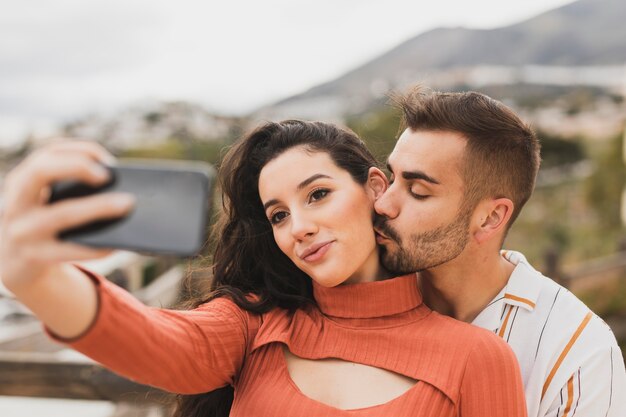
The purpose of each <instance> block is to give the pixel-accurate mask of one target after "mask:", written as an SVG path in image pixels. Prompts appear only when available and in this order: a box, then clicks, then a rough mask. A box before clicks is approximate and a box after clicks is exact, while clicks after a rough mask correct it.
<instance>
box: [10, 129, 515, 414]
mask: <svg viewBox="0 0 626 417" xmlns="http://www.w3.org/2000/svg"><path fill="white" fill-rule="evenodd" d="M107 158H110V157H109V156H108V154H106V152H105V151H103V150H102V149H101V148H99V147H95V146H94V145H92V144H84V143H66V144H60V145H55V146H52V147H51V148H49V149H47V150H43V151H40V152H39V153H36V154H34V155H33V156H31V157H30V158H28V159H27V160H26V161H25V162H24V163H23V164H22V165H21V166H19V167H18V168H17V169H16V170H15V171H14V172H13V173H12V174H11V176H10V178H9V179H7V185H6V192H5V199H6V210H5V215H4V219H3V226H2V230H3V235H2V242H3V248H2V258H1V260H0V264H1V268H2V277H3V280H4V282H5V285H6V286H7V287H8V288H9V289H11V290H12V291H13V292H14V293H15V294H16V295H17V296H18V297H19V298H20V299H21V300H22V301H23V302H24V303H25V304H26V305H27V306H29V307H30V308H31V309H32V310H33V311H34V312H35V313H36V314H37V315H38V316H39V317H40V318H41V319H42V321H43V322H44V323H45V325H46V327H47V329H48V331H49V333H50V335H51V336H52V337H54V338H55V339H57V340H59V341H62V342H65V343H67V344H69V345H70V346H72V347H73V348H75V349H77V350H79V351H81V352H83V353H85V354H87V355H89V356H91V357H92V358H94V359H95V360H97V361H99V362H101V363H103V364H104V365H105V366H107V367H109V368H111V369H112V370H114V371H116V372H118V373H120V374H123V375H125V376H127V377H130V378H132V379H134V380H137V381H139V382H142V383H145V384H150V385H154V386H157V387H160V388H163V389H165V390H168V391H172V392H177V393H181V394H188V395H189V396H187V397H182V400H181V402H180V407H179V410H178V415H181V416H182V415H185V416H190V415H194V416H195V415H197V416H200V415H211V414H208V413H209V410H210V412H216V411H217V412H218V413H219V412H221V413H225V412H227V411H225V410H228V409H229V408H230V406H231V404H230V400H229V399H228V398H227V397H228V395H227V394H228V392H225V391H220V392H221V393H226V395H216V394H215V393H212V394H209V395H208V396H204V395H200V396H198V395H194V394H199V393H203V392H209V391H214V390H217V389H223V387H229V386H230V387H234V400H233V401H232V409H231V411H230V413H231V415H234V416H252V415H254V416H303V415H307V416H335V415H336V416H343V415H356V416H387V415H397V416H409V415H419V416H456V415H463V416H481V417H483V416H496V415H498V416H501V415H507V416H524V415H526V411H525V403H524V398H523V391H522V384H521V378H520V374H519V370H518V367H517V364H516V362H515V357H514V355H513V353H512V352H511V351H510V349H509V348H508V346H507V345H506V344H505V343H504V342H503V341H502V340H500V339H499V338H497V337H496V336H495V335H493V334H491V333H490V332H486V331H483V330H481V329H478V328H474V327H472V326H470V325H467V324H464V323H460V322H457V321H454V320H452V319H449V318H446V317H443V316H440V315H437V314H436V313H433V312H431V311H430V310H429V309H428V308H427V307H426V306H424V305H423V304H422V302H421V295H420V294H419V291H418V289H417V283H416V277H415V275H408V276H404V277H397V278H391V277H390V276H389V274H388V273H387V271H385V270H384V269H383V268H382V267H381V266H380V263H379V262H378V252H377V248H376V244H375V237H374V233H373V232H372V217H373V214H372V213H373V210H372V207H373V203H374V201H375V199H376V198H377V197H378V196H379V195H381V193H382V192H383V191H384V190H385V188H386V186H387V182H386V179H385V176H384V174H383V173H382V172H381V171H380V170H379V169H378V168H376V161H375V160H374V158H373V157H372V156H371V154H370V153H369V152H368V151H367V149H366V148H365V146H364V145H363V143H362V142H361V141H360V140H359V139H358V138H357V137H356V136H355V135H354V134H353V133H351V132H348V131H345V130H342V129H339V128H337V127H335V126H333V125H329V124H324V123H319V122H301V121H286V122H282V123H267V124H265V125H263V126H261V127H260V128H258V129H257V130H256V131H254V132H253V133H252V134H250V135H249V136H248V137H246V138H245V139H243V140H242V141H241V142H239V143H238V144H236V145H235V146H234V147H233V148H232V149H231V150H230V151H229V153H228V154H227V155H226V157H225V159H224V162H223V165H222V167H221V170H220V178H221V183H222V190H223V193H224V202H225V216H224V222H223V224H222V226H221V229H220V230H219V233H217V234H216V235H217V236H218V240H217V248H216V251H215V255H214V262H215V266H214V281H213V283H212V290H213V292H212V293H211V294H209V295H208V296H207V299H206V300H204V301H206V302H204V303H202V304H201V305H199V306H198V308H196V309H194V310H191V311H168V310H162V309H154V308H148V307H145V306H143V305H142V304H141V303H139V302H138V301H137V300H135V299H134V298H133V297H132V296H130V295H129V294H128V293H126V292H124V291H123V290H121V289H119V288H117V287H115V286H114V285H112V284H110V283H108V282H107V281H106V280H104V279H103V278H101V277H98V276H96V275H94V274H92V273H90V272H88V271H84V270H78V269H77V268H75V267H73V266H71V265H68V264H66V263H62V261H70V260H77V259H84V258H93V257H94V256H102V255H103V253H102V252H100V251H95V250H93V249H88V248H83V247H77V246H75V245H71V244H68V243H60V242H58V241H57V240H56V238H55V237H54V236H56V234H57V232H58V231H59V230H62V229H65V228H68V227H71V226H74V225H77V224H80V223H84V222H86V221H89V220H93V219H95V218H101V217H111V216H114V215H121V214H123V213H124V212H126V211H127V210H128V209H129V208H130V207H131V206H132V201H129V200H128V199H127V198H125V197H126V196H110V197H109V198H105V197H104V196H96V197H90V198H85V199H82V200H80V201H79V200H77V201H74V202H69V201H66V202H62V203H58V204H54V205H52V207H45V206H44V205H43V204H42V201H45V190H46V189H47V187H48V186H49V184H51V183H52V182H54V181H58V180H61V179H67V178H75V179H79V180H83V181H86V182H89V183H92V184H96V183H99V182H102V181H105V180H106V178H105V177H103V176H102V175H99V173H98V172H97V171H98V165H97V164H96V163H94V161H106V159H107ZM19 190H23V191H19ZM24 190H25V191H24ZM87 277H89V278H90V279H88V278H87ZM94 284H95V285H94ZM118 352H120V353H118ZM220 407H222V409H221V411H219V410H220Z"/></svg>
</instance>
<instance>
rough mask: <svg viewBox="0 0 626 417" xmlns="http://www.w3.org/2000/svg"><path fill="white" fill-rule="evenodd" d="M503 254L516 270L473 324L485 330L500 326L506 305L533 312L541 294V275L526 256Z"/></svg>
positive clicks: (503, 252)
mask: <svg viewBox="0 0 626 417" xmlns="http://www.w3.org/2000/svg"><path fill="white" fill-rule="evenodd" d="M501 254H502V256H504V258H505V259H506V260H508V261H509V262H511V263H512V264H513V265H515V269H514V270H513V272H512V273H511V276H510V277H509V281H508V282H507V284H506V286H505V287H504V288H503V289H502V290H501V291H500V293H499V294H498V295H496V296H495V297H494V299H493V300H492V301H491V302H490V303H489V304H488V305H487V307H485V308H484V309H483V311H482V312H481V313H480V314H479V315H478V317H476V319H475V320H474V321H473V322H472V323H473V324H475V325H477V326H480V327H483V328H485V329H491V330H493V329H497V328H498V327H499V326H500V320H501V317H502V309H503V308H504V306H505V305H506V304H509V305H512V306H517V307H522V308H523V309H525V310H528V311H533V310H534V309H535V306H536V304H537V299H538V298H539V293H540V292H541V280H540V279H539V277H540V276H541V274H540V273H539V272H537V271H536V270H535V269H534V268H533V267H532V266H530V264H529V263H528V261H527V260H526V258H525V257H524V255H522V254H521V253H519V252H515V251H502V252H501Z"/></svg>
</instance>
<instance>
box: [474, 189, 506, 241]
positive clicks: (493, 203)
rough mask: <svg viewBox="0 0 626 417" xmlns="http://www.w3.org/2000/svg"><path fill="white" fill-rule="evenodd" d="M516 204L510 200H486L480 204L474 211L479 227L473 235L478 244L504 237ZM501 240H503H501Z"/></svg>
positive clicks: (476, 223)
mask: <svg viewBox="0 0 626 417" xmlns="http://www.w3.org/2000/svg"><path fill="white" fill-rule="evenodd" d="M513 208H514V204H513V202H512V201H511V200H509V199H508V198H496V199H493V200H484V201H482V202H480V203H478V206H477V207H476V210H475V211H474V215H475V216H476V217H474V218H475V219H476V222H475V223H474V224H475V225H476V226H477V227H476V228H475V229H474V232H473V235H474V238H475V239H476V240H477V241H478V243H484V242H487V241H488V240H491V239H493V238H494V237H496V236H498V237H500V238H501V237H502V236H503V235H504V233H506V230H507V227H508V224H509V220H511V215H513ZM500 240H501V239H500Z"/></svg>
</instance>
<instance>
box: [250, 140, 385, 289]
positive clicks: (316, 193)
mask: <svg viewBox="0 0 626 417" xmlns="http://www.w3.org/2000/svg"><path fill="white" fill-rule="evenodd" d="M385 188H386V179H385V176H384V174H383V173H382V172H381V171H380V170H378V169H376V168H371V169H370V178H369V179H368V181H367V183H366V184H364V185H361V184H358V183H357V182H355V181H354V180H353V179H352V177H351V176H350V174H349V173H348V172H347V171H345V170H344V169H342V168H340V167H338V166H337V165H335V163H334V162H333V160H332V159H331V158H330V156H329V155H328V154H327V153H325V152H310V151H307V150H305V148H304V147H302V146H299V147H295V148H292V149H289V150H287V151H285V152H284V153H282V154H281V155H279V156H278V157H276V158H275V159H273V160H271V161H270V162H269V163H268V164H267V165H265V167H263V169H262V170H261V173H260V176H259V194H260V196H261V201H262V203H263V205H264V209H265V214H266V216H267V218H268V220H269V221H270V223H271V224H272V230H273V231H274V239H275V240H276V243H277V244H278V247H279V248H280V249H281V250H282V251H283V252H284V253H285V255H287V256H288V257H289V259H291V260H292V262H293V263H294V264H296V266H297V267H298V268H300V269H301V270H302V271H304V272H305V273H306V274H308V275H309V276H310V277H311V278H312V279H313V280H314V281H316V282H317V283H318V284H320V285H323V286H325V287H333V286H336V285H339V284H342V283H344V282H345V283H356V282H366V281H374V280H376V279H378V278H380V274H381V273H382V271H381V268H380V264H379V260H378V251H377V249H376V240H375V236H374V232H373V231H372V218H373V205H374V200H375V198H376V197H377V195H378V194H379V192H380V193H382V191H384V189H385Z"/></svg>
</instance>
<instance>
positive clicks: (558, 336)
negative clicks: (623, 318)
mask: <svg viewBox="0 0 626 417" xmlns="http://www.w3.org/2000/svg"><path fill="white" fill-rule="evenodd" d="M398 104H399V107H400V108H401V109H402V111H403V124H404V127H405V128H406V130H404V132H403V133H402V135H401V136H400V138H399V139H398V142H397V144H396V146H395V149H394V150H393V152H392V153H391V155H390V156H389V159H388V162H389V163H388V167H389V170H390V172H391V185H390V187H389V189H388V190H387V191H386V193H385V194H384V195H383V196H382V197H381V198H380V199H379V200H378V201H377V202H376V211H377V212H378V213H379V214H380V217H379V218H378V219H377V224H376V232H377V239H378V242H379V244H380V245H381V246H382V255H381V256H382V261H383V263H384V264H385V266H386V267H387V268H388V269H390V270H392V271H394V272H396V273H409V272H411V271H419V272H418V278H419V284H420V288H421V290H422V293H423V296H424V301H425V302H426V304H427V305H429V306H430V307H431V308H432V309H433V310H435V311H437V312H440V313H442V314H446V315H449V316H452V317H454V318H456V319H458V320H462V321H465V322H468V323H473V324H475V325H478V326H480V327H483V328H486V329H488V330H491V331H493V332H495V333H496V334H498V335H499V336H501V337H502V338H504V339H505V340H506V341H507V342H508V343H509V344H510V346H511V347H512V349H513V351H514V352H515V354H516V356H517V358H518V360H519V363H520V367H521V370H522V377H523V382H524V386H525V390H526V398H527V404H528V415H529V416H530V417H540V416H541V417H543V416H550V417H565V416H574V415H577V416H579V417H591V416H593V417H596V416H597V417H624V416H626V372H625V370H624V361H623V358H622V354H621V352H620V349H619V347H618V345H617V343H616V340H615V337H614V336H613V334H612V332H611V330H610V328H609V327H608V326H607V325H606V324H605V323H604V322H603V321H602V320H601V319H600V318H599V317H598V316H596V315H595V314H593V313H592V312H591V311H589V309H588V308H587V307H586V306H585V305H584V304H583V303H582V302H580V301H579V300H578V299H577V298H576V297H575V296H574V295H573V294H572V293H570V292H569V291H567V290H566V289H565V288H563V287H560V286H559V285H557V284H556V283H555V282H554V281H552V280H550V279H548V278H546V277H544V276H542V275H541V274H540V273H539V272H537V271H536V270H535V269H533V267H532V266H531V265H530V264H529V263H528V262H527V261H526V259H525V258H524V256H523V255H522V254H520V253H517V252H506V251H501V248H502V244H503V241H504V239H505V237H506V233H507V231H508V229H509V228H510V226H511V224H512V223H513V222H514V221H515V219H516V217H517V216H518V214H519V212H520V210H521V209H522V207H523V205H524V204H525V203H526V201H527V200H528V198H529V197H530V195H531V193H532V190H533V188H534V184H535V178H536V176H537V171H538V169H539V143H538V140H537V138H536V136H535V135H534V133H533V132H532V131H531V129H530V128H528V127H527V126H526V125H525V124H524V123H523V122H522V121H521V120H520V119H519V118H518V117H517V116H516V115H515V114H514V113H513V112H512V111H511V110H510V109H508V108H507V107H506V106H504V105H503V104H501V103H499V102H497V101H495V100H493V99H491V98H489V97H487V96H484V95H482V94H478V93H473V92H472V93H449V94H447V93H430V94H429V93H427V92H425V91H424V90H423V89H421V88H419V87H416V88H414V89H413V90H411V91H409V92H408V93H407V94H405V95H404V96H401V97H399V98H398ZM486 389H488V387H486Z"/></svg>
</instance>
